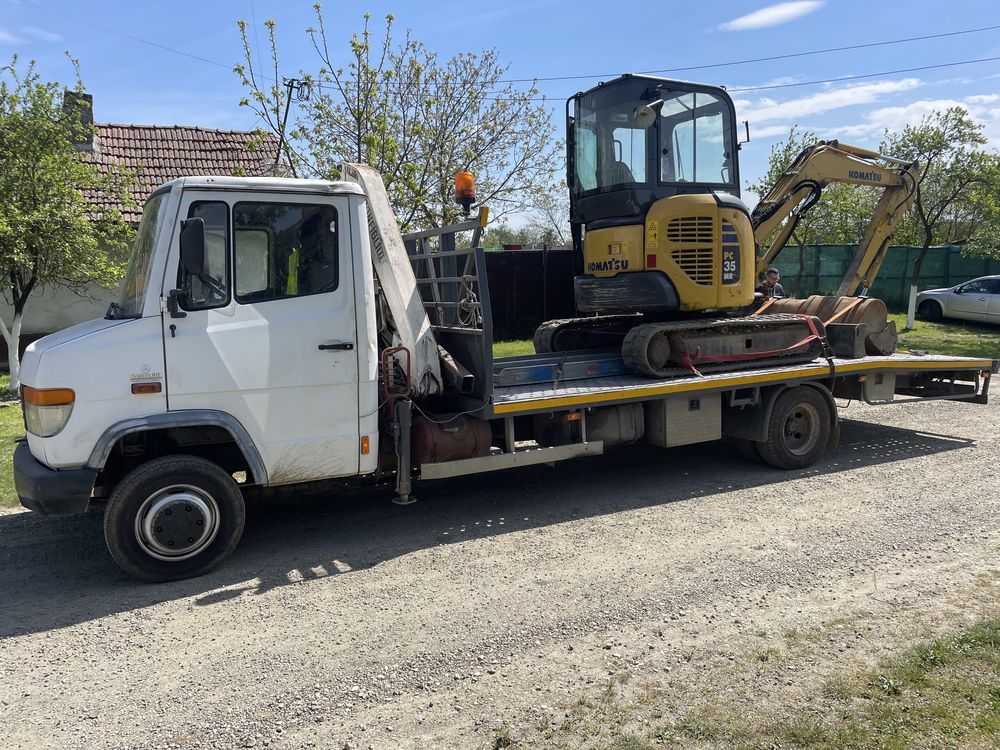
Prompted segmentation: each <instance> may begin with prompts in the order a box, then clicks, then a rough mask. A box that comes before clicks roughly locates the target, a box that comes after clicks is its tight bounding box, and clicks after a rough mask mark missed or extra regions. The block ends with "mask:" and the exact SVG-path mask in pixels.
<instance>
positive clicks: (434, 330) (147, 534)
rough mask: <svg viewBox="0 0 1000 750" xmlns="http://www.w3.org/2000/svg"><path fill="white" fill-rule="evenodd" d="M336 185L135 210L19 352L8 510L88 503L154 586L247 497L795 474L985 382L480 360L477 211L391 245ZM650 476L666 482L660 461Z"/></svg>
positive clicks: (387, 216)
mask: <svg viewBox="0 0 1000 750" xmlns="http://www.w3.org/2000/svg"><path fill="white" fill-rule="evenodd" d="M345 174H346V175H347V177H348V179H347V180H346V181H344V182H322V181H308V180H287V179H270V178H223V177H190V178H183V179H180V180H175V181H173V182H170V183H167V184H166V185H164V186H162V187H161V188H159V189H158V190H156V191H155V192H154V193H153V194H152V196H151V197H150V199H149V201H148V202H147V204H146V207H145V211H144V215H143V220H142V223H141V225H140V228H139V232H138V238H137V241H136V244H135V246H134V248H133V251H132V257H131V260H130V264H129V267H128V270H127V274H126V279H125V283H124V285H123V290H122V295H121V298H120V299H119V300H118V302H116V303H114V304H113V305H112V306H111V308H110V309H109V311H108V314H107V316H106V317H105V318H104V319H103V320H96V321H91V322H89V323H84V324H82V325H79V326H75V327H73V328H70V329H67V330H65V331H61V332H59V333H56V334H54V335H52V336H48V337H46V338H44V339H42V340H40V341H38V342H35V343H34V344H32V345H31V347H29V349H28V351H27V353H26V354H25V357H24V362H23V369H22V383H23V390H22V397H23V399H22V401H23V406H24V412H25V424H26V427H27V439H26V441H25V442H22V443H21V444H19V445H18V447H17V449H16V450H15V454H14V472H15V484H16V488H17V492H18V495H19V497H20V499H21V502H22V504H23V505H24V506H25V507H27V508H30V509H31V510H34V511H36V512H39V513H43V514H55V515H66V514H79V513H82V512H84V511H86V510H87V508H88V506H90V504H91V503H92V502H94V501H95V500H96V501H101V502H105V503H106V508H105V515H104V530H105V539H106V542H107V546H108V549H109V551H110V553H111V555H112V556H113V558H114V559H115V561H116V562H117V563H118V565H119V566H120V567H121V568H122V569H123V570H124V571H126V572H127V573H128V574H130V575H132V576H135V577H137V578H141V579H145V580H154V581H163V580H174V579H179V578H186V577H191V576H195V575H200V574H202V573H204V572H206V571H208V570H210V569H211V568H213V567H215V566H216V565H218V564H220V563H221V562H222V561H223V560H224V559H225V558H226V557H227V556H228V555H229V554H231V552H232V551H233V549H234V548H235V547H236V545H237V543H238V542H239V539H240V536H241V535H242V532H243V526H244V520H245V508H244V494H245V493H246V492H248V491H250V489H251V488H264V489H266V488H273V487H291V486H299V485H309V484H314V483H318V482H329V481H330V480H338V481H340V480H342V481H345V482H358V481H369V482H385V481H386V480H387V479H394V481H395V488H396V495H397V498H396V501H397V502H400V503H403V504H405V503H407V502H411V501H412V483H413V481H414V480H415V479H420V480H430V479H437V478H444V477H453V476H460V475H465V474H473V473H479V472H487V471H493V470H498V469H505V468H511V467H516V466H524V465H529V464H540V463H552V462H556V461H560V460H564V459H570V458H576V457H580V456H590V455H600V454H602V453H603V452H604V451H605V450H606V449H610V448H612V447H614V446H627V445H628V444H633V443H636V442H639V441H646V442H650V443H652V444H655V445H659V446H663V447H671V446H675V445H685V444H691V443H710V441H715V440H719V439H721V438H723V437H729V438H733V439H735V440H737V441H739V442H740V443H741V444H742V446H743V447H744V448H746V449H747V451H748V452H749V453H750V454H751V455H753V456H756V457H758V458H760V459H761V460H763V461H766V462H767V463H770V464H772V465H774V466H777V467H780V468H786V469H793V468H801V467H805V466H809V465H810V464H812V463H814V462H815V461H816V460H818V459H819V458H820V457H821V456H822V455H823V454H824V453H825V452H826V451H827V450H828V449H830V448H832V447H835V445H836V443H837V436H838V416H837V408H836V404H835V401H834V399H835V398H845V399H861V400H864V401H867V402H869V403H889V402H898V401H913V400H926V399H955V400H960V401H968V402H973V403H986V400H987V396H988V389H989V382H990V378H991V375H992V374H994V373H996V372H997V368H998V363H997V362H996V361H994V360H989V359H981V358H968V357H943V356H930V355H925V356H919V355H914V354H895V355H891V356H879V357H872V356H865V357H860V358H854V359H847V358H837V357H834V356H833V355H832V354H831V355H830V356H828V357H823V358H819V359H816V360H813V361H806V362H802V361H798V362H788V363H787V364H786V363H782V362H774V363H770V364H769V366H763V365H761V364H755V365H752V366H750V367H748V365H747V364H746V363H743V365H742V367H743V368H744V369H738V366H737V365H716V366H715V368H714V370H711V371H708V370H707V371H706V372H704V373H699V374H694V373H692V372H689V371H686V370H678V371H677V372H676V373H675V374H672V375H671V376H670V377H664V378H659V379H648V378H642V377H638V376H635V375H632V374H629V373H628V372H627V371H626V370H625V368H624V366H623V364H622V361H621V356H620V354H618V353H617V352H614V351H600V350H596V351H580V352H562V353H550V354H540V355H532V356H525V357H512V358H503V359H494V358H493V353H492V347H493V337H492V319H491V311H490V300H489V291H488V285H487V283H486V270H485V256H484V254H483V251H482V249H480V248H478V247H476V245H477V244H478V237H479V233H480V231H481V229H482V227H483V226H484V225H485V214H484V213H483V212H480V216H479V217H478V218H476V219H473V220H470V221H467V222H465V223H462V224H458V225H455V226H452V227H447V228H444V229H441V230H431V231H426V232H418V233H414V234H411V235H408V236H406V237H403V236H402V235H400V233H399V230H398V228H397V226H396V223H395V220H394V218H393V217H392V213H391V210H390V208H389V204H388V200H387V198H386V196H385V192H384V188H383V187H382V183H381V179H380V178H379V176H378V174H377V173H375V172H374V170H371V169H370V168H368V167H365V166H363V165H345ZM460 232H472V235H473V241H472V247H471V248H468V249H459V248H458V247H457V246H456V242H455V238H456V235H457V234H458V233H460ZM623 449H626V448H623ZM650 470H651V471H664V472H669V471H671V468H670V466H669V454H668V456H667V458H666V460H665V465H664V466H662V467H655V468H651V469H650ZM428 491H430V487H428Z"/></svg>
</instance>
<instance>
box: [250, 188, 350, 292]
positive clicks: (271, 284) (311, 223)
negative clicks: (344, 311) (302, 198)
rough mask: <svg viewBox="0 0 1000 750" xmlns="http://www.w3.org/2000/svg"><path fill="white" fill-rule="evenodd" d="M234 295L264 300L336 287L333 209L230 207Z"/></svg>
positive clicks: (271, 205) (288, 205)
mask: <svg viewBox="0 0 1000 750" xmlns="http://www.w3.org/2000/svg"><path fill="white" fill-rule="evenodd" d="M233 231H234V236H235V238H236V248H235V257H236V262H235V265H236V300H237V301H238V302H243V303H250V302H264V301H268V300H276V299H285V298H288V297H301V296H305V295H309V294H320V293H322V292H330V291H333V290H334V289H336V288H337V285H338V283H339V279H338V265H339V253H338V244H337V242H338V235H337V211H336V209H335V208H334V207H333V206H323V205H309V204H304V203H263V202H242V203H237V204H236V205H235V206H234V207H233Z"/></svg>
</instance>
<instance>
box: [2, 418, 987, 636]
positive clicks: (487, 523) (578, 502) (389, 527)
mask: <svg viewBox="0 0 1000 750" xmlns="http://www.w3.org/2000/svg"><path fill="white" fill-rule="evenodd" d="M972 445H974V442H973V441H970V440H967V439H964V438H957V437H952V436H948V435H938V434H930V433H922V432H913V431H911V430H903V429H899V428H895V427H887V426H883V425H873V424H868V423H865V422H855V421H851V420H844V422H843V423H842V436H841V447H840V448H839V449H838V450H836V451H834V452H832V453H831V454H830V455H829V456H828V457H827V458H826V459H824V460H823V461H821V462H820V463H818V464H817V465H815V466H813V467H811V468H809V469H806V470H802V471H793V472H784V471H779V470H777V469H772V468H770V467H767V466H764V465H761V464H756V463H751V462H749V461H747V460H746V459H744V458H742V457H741V456H740V455H739V454H738V453H737V452H736V450H735V449H734V448H733V447H732V446H731V445H730V444H728V443H727V442H718V443H708V444H703V445H697V446H691V447H688V448H676V449H672V450H667V451H664V450H663V449H658V448H652V447H649V446H644V445H643V446H633V447H631V448H626V449H618V450H615V451H611V452H609V453H608V454H607V455H605V456H602V457H599V458H594V459H590V460H589V461H582V460H577V461H571V462H565V463H563V464H559V465H557V467H556V468H554V469H551V468H548V467H530V468H525V469H516V470H509V471H505V472H500V473H497V474H492V475H480V476H473V477H463V478H459V479H453V480H442V481H438V482H436V483H426V484H422V485H420V484H418V486H417V496H418V498H419V502H418V503H416V504H415V505H412V506H409V507H405V508H400V507H397V506H395V505H392V504H391V503H390V502H389V500H390V499H391V497H392V493H391V492H390V490H389V489H388V488H386V487H380V488H364V489H348V490H343V491H338V492H336V493H326V494H322V495H319V494H313V495H308V496H306V495H301V496H297V497H291V498H284V499H271V500H258V501H254V502H252V503H251V504H250V506H249V508H248V513H247V526H246V532H245V534H244V537H243V541H242V542H241V543H240V546H239V548H238V549H237V550H236V553H235V555H234V556H233V558H232V559H230V560H229V561H228V562H227V563H225V564H224V565H223V566H222V568H221V569H219V570H217V571H214V572H212V573H210V574H208V575H206V576H203V577H201V578H196V579H192V580H187V581H177V582H174V583H167V584H159V585H150V584H141V583H137V582H134V581H131V580H128V579H126V578H125V577H124V575H123V574H122V573H121V572H120V571H119V570H118V568H117V567H116V566H115V565H114V563H113V562H112V561H111V558H110V557H109V556H108V554H107V552H106V551H105V549H104V540H103V535H102V530H101V514H100V511H92V512H90V513H87V514H86V515H84V516H81V517H76V518H54V519H47V518H41V517H38V516H36V515H35V514H32V513H14V514H9V515H3V516H0V582H2V587H3V592H4V595H3V599H4V602H3V608H2V610H0V638H7V637H11V636H15V635H20V634H24V633H32V632H41V631H46V630H51V629H54V628H60V627H66V626H69V625H74V624H76V623H81V622H85V621H87V620H91V619H95V618H100V617H103V616H106V615H111V614H115V613H119V612H127V611H131V610H135V609H141V608H143V607H147V606H150V605H153V604H157V603H160V602H164V601H170V600H174V599H182V598H187V597H194V600H193V603H194V604H195V605H196V606H212V605H213V604H217V603H218V602H221V601H225V600H227V599H230V598H232V597H234V596H239V595H242V594H244V593H245V592H246V591H248V590H250V591H253V592H254V593H258V594H259V593H263V592H264V591H267V590H269V589H272V588H274V587H277V586H283V585H288V584H290V583H296V584H298V583H300V582H301V581H303V580H306V581H308V580H309V579H311V578H317V577H325V576H328V575H343V574H349V571H357V570H363V569H365V568H369V567H371V566H373V565H377V564H379V563H380V562H383V561H385V560H391V559H393V558H396V557H400V556H403V555H407V554H408V553H411V552H413V551H415V550H421V549H425V548H429V547H434V546H437V545H441V544H454V543H461V542H464V541H466V540H469V539H476V538H480V537H486V536H494V535H502V534H505V533H509V532H515V531H522V530H525V529H531V528H538V527H544V526H548V525H551V524H557V523H561V522H565V521H570V520H573V519H580V518H589V517H599V516H602V515H606V514H612V513H617V512H620V511H627V510H631V509H637V508H644V507H650V506H657V505H663V504H666V503H673V502H683V501H691V500H696V499H698V498H700V497H703V496H706V495H712V494H716V493H719V492H729V491H738V490H740V489H747V488H752V487H758V486H762V485H771V484H775V483H777V482H782V481H787V480H789V479H795V478H798V477H803V476H821V475H825V474H833V473H837V472H843V471H850V470H854V469H859V468H864V467H871V466H876V465H879V464H884V463H887V462H893V461H901V460H906V459H909V458H914V457H917V456H924V455H930V454H935V453H941V452H946V451H953V450H957V449H961V448H968V447H970V446H972Z"/></svg>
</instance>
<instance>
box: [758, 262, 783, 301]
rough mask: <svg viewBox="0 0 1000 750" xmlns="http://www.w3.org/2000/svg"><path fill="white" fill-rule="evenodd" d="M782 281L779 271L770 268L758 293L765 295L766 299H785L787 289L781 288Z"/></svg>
mask: <svg viewBox="0 0 1000 750" xmlns="http://www.w3.org/2000/svg"><path fill="white" fill-rule="evenodd" d="M780 280H781V274H780V273H778V269H777V268H769V269H767V273H765V274H764V278H763V279H762V280H761V283H760V286H758V287H757V291H758V292H760V293H761V294H762V295H764V299H770V298H772V297H784V296H785V288H784V287H783V286H781V283H780Z"/></svg>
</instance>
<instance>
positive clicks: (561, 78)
mask: <svg viewBox="0 0 1000 750" xmlns="http://www.w3.org/2000/svg"><path fill="white" fill-rule="evenodd" d="M995 29H1000V24H997V25H995V26H980V27H978V28H975V29H962V30H961V31H946V32H943V33H941V34H926V35H924V36H911V37H906V38H904V39H886V40H883V41H879V42H865V43H864V44H851V45H847V46H844V47H827V48H826V49H816V50H807V51H805V52H789V53H787V54H784V55H771V56H770V57H753V58H749V59H746V60H733V61H731V62H721V63H706V64H704V65H687V66H684V67H681V68H660V69H658V70H641V71H637V72H638V73H640V74H642V75H653V74H655V73H681V72H683V71H687V70H708V69H710V68H725V67H730V66H732V65H749V64H751V63H759V62H771V61H773V60H788V59H791V58H794V57H806V56H809V55H824V54H827V53H829V52H846V51H848V50H853V49H866V48H869V47H884V46H888V45H891V44H903V43H905V42H919V41H924V40H927V39H942V38H944V37H950V36H960V35H962V34H976V33H979V32H981V31H993V30H995ZM616 75H619V74H618V73H600V74H597V75H574V76H546V77H540V78H504V79H500V80H499V81H497V83H533V82H535V81H574V80H581V79H588V78H607V77H611V76H616Z"/></svg>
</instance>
